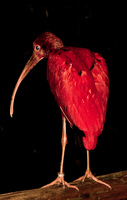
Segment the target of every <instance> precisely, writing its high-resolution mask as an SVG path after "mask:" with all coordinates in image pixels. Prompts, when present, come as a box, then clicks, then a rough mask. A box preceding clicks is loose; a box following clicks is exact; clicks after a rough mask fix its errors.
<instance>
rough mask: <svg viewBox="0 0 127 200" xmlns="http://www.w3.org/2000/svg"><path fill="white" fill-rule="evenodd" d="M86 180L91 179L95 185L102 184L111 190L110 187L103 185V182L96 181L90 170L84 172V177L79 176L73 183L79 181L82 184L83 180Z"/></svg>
mask: <svg viewBox="0 0 127 200" xmlns="http://www.w3.org/2000/svg"><path fill="white" fill-rule="evenodd" d="M86 178H89V179H93V180H94V181H96V182H97V183H100V184H103V185H105V186H107V187H108V188H110V189H112V188H111V186H110V185H109V184H107V183H105V182H103V181H101V180H99V179H97V178H96V177H95V176H94V175H93V174H92V172H91V171H90V170H86V172H85V175H84V176H81V177H80V178H78V179H76V180H75V181H80V180H81V181H82V182H84V180H85V179H86Z"/></svg>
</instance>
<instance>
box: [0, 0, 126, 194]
mask: <svg viewBox="0 0 127 200" xmlns="http://www.w3.org/2000/svg"><path fill="white" fill-rule="evenodd" d="M124 2H125V1H124ZM0 9H1V14H0V17H1V31H0V34H1V38H0V47H1V54H0V58H1V59H0V61H1V64H0V95H1V96H0V193H5V192H11V191H17V190H25V189H31V188H38V187H41V186H43V185H45V184H47V183H49V182H51V181H53V180H54V179H55V178H56V177H57V172H59V166H60V159H61V113H60V110H59V108H58V106H57V104H56V102H55V100H54V97H53V95H52V93H51V92H50V88H49V86H48V83H47V80H46V62H47V60H46V59H45V60H42V61H41V62H40V63H38V64H37V66H36V67H35V68H34V69H33V70H32V71H31V72H30V74H29V75H28V76H27V77H26V78H25V80H24V81H23V82H22V84H21V86H20V88H19V90H18V92H17V95H16V99H15V107H14V109H15V112H14V116H13V118H10V116H9V106H10V100H11V95H12V92H13V89H14V86H15V84H16V81H17V79H18V77H19V75H20V73H21V71H22V69H23V68H24V66H25V63H26V62H27V60H28V59H29V58H30V56H31V54H32V42H33V41H34V40H35V38H36V37H37V36H38V35H40V34H41V33H43V32H45V31H51V32H53V33H55V34H56V35H57V36H59V37H60V38H61V39H62V40H63V42H64V44H65V45H66V46H78V47H85V48H89V49H91V50H92V51H95V52H99V53H101V54H102V56H103V57H104V58H105V60H106V63H107V65H108V69H109V76H110V97H109V104H108V110H107V117H106V122H105V126H104V130H103V133H102V135H101V136H100V137H99V138H98V143H97V147H96V148H95V150H93V151H91V152H90V155H91V169H92V172H93V173H94V174H95V175H101V174H106V173H112V172H116V171H120V170H126V167H127V165H126V134H127V130H126V68H127V61H126V57H127V56H126V17H127V16H126V4H125V3H122V1H120V2H119V1H117V2H116V1H114V2H113V1H112V2H111V1H84V0H77V1H71V0H68V1H66V0H65V1H51V2H50V1H43V0H42V1H41V2H37V1H36V3H35V2H34V1H28V2H20V1H18V2H17V3H12V2H11V1H9V2H7V3H6V4H4V3H1V8H0ZM67 134H68V144H67V147H66V154H65V162H64V172H65V179H66V181H73V180H74V179H76V178H78V177H79V176H81V175H83V174H84V172H85V169H86V152H85V151H86V150H85V149H84V148H83V146H82V144H81V141H80V140H79V139H78V137H77V134H76V133H75V131H74V130H72V129H71V128H70V127H69V125H67Z"/></svg>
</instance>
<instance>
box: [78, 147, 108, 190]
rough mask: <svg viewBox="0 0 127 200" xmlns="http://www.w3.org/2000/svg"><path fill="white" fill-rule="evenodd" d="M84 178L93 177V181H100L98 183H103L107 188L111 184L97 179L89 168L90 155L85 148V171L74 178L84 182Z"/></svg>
mask: <svg viewBox="0 0 127 200" xmlns="http://www.w3.org/2000/svg"><path fill="white" fill-rule="evenodd" d="M85 178H90V179H93V180H94V181H96V182H97V183H100V184H103V185H105V186H107V187H108V188H110V189H111V186H110V185H109V184H107V183H105V182H103V181H101V180H99V179H97V178H96V177H95V176H94V175H93V174H92V172H91V170H90V155H89V151H88V150H87V170H86V172H85V175H84V176H82V177H80V178H78V179H76V180H75V181H79V180H82V182H84V180H85Z"/></svg>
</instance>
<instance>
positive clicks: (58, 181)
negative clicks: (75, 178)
mask: <svg viewBox="0 0 127 200" xmlns="http://www.w3.org/2000/svg"><path fill="white" fill-rule="evenodd" d="M60 184H62V185H63V189H64V190H65V186H67V187H69V188H73V189H76V190H77V191H79V189H78V187H77V186H75V185H70V184H69V183H67V182H66V181H65V180H64V175H61V174H58V177H57V178H56V179H55V180H54V181H53V182H51V183H49V184H47V185H44V186H43V187H41V188H46V187H50V186H53V185H60Z"/></svg>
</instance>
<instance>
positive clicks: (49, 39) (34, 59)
mask: <svg viewBox="0 0 127 200" xmlns="http://www.w3.org/2000/svg"><path fill="white" fill-rule="evenodd" d="M63 46H64V45H63V42H62V41H61V40H60V39H59V38H58V37H57V36H56V35H54V34H53V33H50V32H45V33H43V34H42V35H40V36H38V37H37V38H36V40H35V41H34V42H33V54H32V56H31V58H30V59H29V60H28V62H27V63H26V65H25V67H24V69H23V71H22V73H21V75H20V77H19V79H18V81H17V83H16V85H15V88H14V91H13V94H12V98H11V104H10V116H11V117H12V115H13V112H14V110H13V107H14V99H15V95H16V92H17V90H18V88H19V85H20V84H21V82H22V80H23V79H24V78H25V77H26V75H27V74H28V73H29V72H30V71H31V69H32V68H33V67H34V66H35V65H36V64H37V63H38V62H39V61H40V60H42V59H43V58H48V56H49V54H50V53H51V52H52V51H54V50H58V49H60V48H62V47H63Z"/></svg>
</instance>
